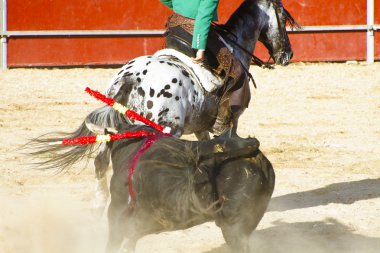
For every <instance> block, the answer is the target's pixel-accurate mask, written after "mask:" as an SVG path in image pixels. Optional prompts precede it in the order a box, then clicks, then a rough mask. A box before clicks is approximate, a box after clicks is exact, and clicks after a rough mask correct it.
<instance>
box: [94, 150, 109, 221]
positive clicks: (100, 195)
mask: <svg viewBox="0 0 380 253" xmlns="http://www.w3.org/2000/svg"><path fill="white" fill-rule="evenodd" d="M109 163H110V150H109V148H108V146H107V144H106V143H102V144H101V145H100V151H99V153H98V155H97V156H96V157H95V162H94V164H95V175H96V188H95V201H94V209H95V211H96V212H97V213H98V214H99V215H101V214H102V213H103V211H104V209H105V206H106V204H107V199H108V196H109V191H108V185H107V176H106V172H107V169H108V166H109Z"/></svg>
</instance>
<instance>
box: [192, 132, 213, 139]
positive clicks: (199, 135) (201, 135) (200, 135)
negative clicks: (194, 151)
mask: <svg viewBox="0 0 380 253" xmlns="http://www.w3.org/2000/svg"><path fill="white" fill-rule="evenodd" d="M194 134H195V137H197V139H198V140H199V141H208V140H210V134H209V132H208V131H199V132H195V133H194Z"/></svg>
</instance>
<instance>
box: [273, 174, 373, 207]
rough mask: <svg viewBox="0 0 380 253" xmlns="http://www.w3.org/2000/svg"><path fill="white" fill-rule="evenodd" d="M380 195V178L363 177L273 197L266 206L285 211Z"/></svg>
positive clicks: (347, 202)
mask: <svg viewBox="0 0 380 253" xmlns="http://www.w3.org/2000/svg"><path fill="white" fill-rule="evenodd" d="M379 197H380V179H365V180H360V181H352V182H343V183H336V184H330V185H328V186H326V187H323V188H319V189H315V190H311V191H306V192H296V193H290V194H287V195H283V196H278V197H274V198H272V199H271V202H270V204H269V207H268V212H272V211H286V210H292V209H300V208H308V207H313V206H321V205H328V204H330V203H338V204H346V205H349V204H352V203H354V202H356V201H359V200H366V199H374V198H379Z"/></svg>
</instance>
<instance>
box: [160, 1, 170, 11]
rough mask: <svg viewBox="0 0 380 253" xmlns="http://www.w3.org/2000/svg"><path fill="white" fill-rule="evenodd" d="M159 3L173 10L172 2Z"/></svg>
mask: <svg viewBox="0 0 380 253" xmlns="http://www.w3.org/2000/svg"><path fill="white" fill-rule="evenodd" d="M160 2H161V3H163V4H165V5H166V6H167V7H169V8H170V9H173V3H172V0H160Z"/></svg>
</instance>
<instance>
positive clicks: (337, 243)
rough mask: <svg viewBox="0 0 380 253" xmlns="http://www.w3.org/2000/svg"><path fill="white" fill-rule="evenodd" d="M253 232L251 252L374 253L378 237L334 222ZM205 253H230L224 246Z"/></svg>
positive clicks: (378, 246) (284, 225)
mask: <svg viewBox="0 0 380 253" xmlns="http://www.w3.org/2000/svg"><path fill="white" fill-rule="evenodd" d="M274 225H275V226H274V227H271V228H266V229H262V230H256V231H255V232H254V233H253V234H252V236H251V241H250V247H251V251H250V252H252V253H304V252H308V253H324V252H333V253H358V252H366V253H377V252H379V249H380V238H373V237H367V236H362V235H358V234H355V233H354V232H353V231H352V229H351V228H349V227H347V226H345V225H343V224H341V223H339V222H338V221H336V220H335V219H326V220H325V221H315V222H296V223H286V222H281V221H278V222H276V223H274ZM204 253H231V252H230V251H229V249H228V247H227V245H226V244H224V245H222V246H220V247H218V248H215V249H212V250H210V251H207V252H204Z"/></svg>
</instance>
